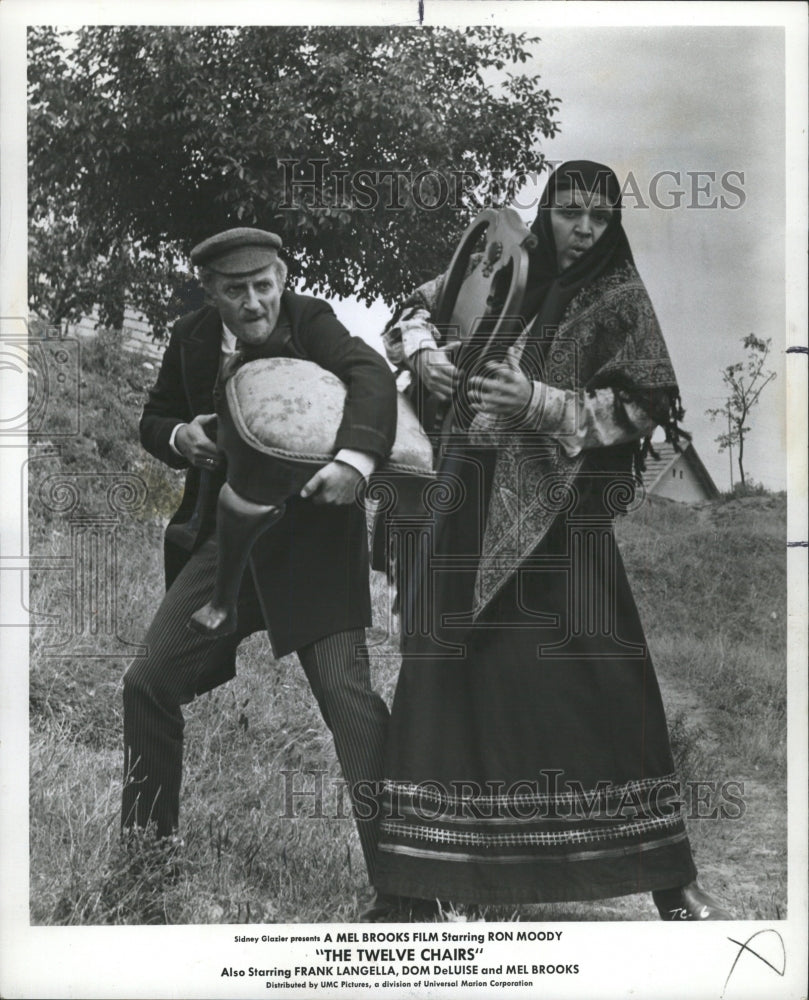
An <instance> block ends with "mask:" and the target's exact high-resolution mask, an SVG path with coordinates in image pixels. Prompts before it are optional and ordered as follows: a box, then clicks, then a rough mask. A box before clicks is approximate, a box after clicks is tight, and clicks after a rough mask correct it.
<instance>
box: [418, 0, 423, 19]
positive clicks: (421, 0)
mask: <svg viewBox="0 0 809 1000" xmlns="http://www.w3.org/2000/svg"><path fill="white" fill-rule="evenodd" d="M419 24H424V0H419Z"/></svg>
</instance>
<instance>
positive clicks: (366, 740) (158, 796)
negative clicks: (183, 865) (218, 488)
mask: <svg viewBox="0 0 809 1000" xmlns="http://www.w3.org/2000/svg"><path fill="white" fill-rule="evenodd" d="M215 566H216V546H215V543H214V541H213V539H211V540H210V541H209V542H206V543H205V544H204V545H203V546H202V547H201V548H200V549H199V550H198V551H197V552H196V553H195V554H194V555H193V556H192V557H191V559H190V560H189V561H188V563H187V564H186V566H185V567H184V569H183V570H182V572H181V573H180V574H179V576H178V577H177V579H176V580H175V581H174V583H173V584H172V586H171V587H170V588H169V590H168V592H167V593H166V595H165V597H164V599H163V601H162V603H161V605H160V607H159V609H158V611H157V614H156V615H155V617H154V619H153V621H152V624H151V626H150V628H149V631H148V633H147V635H146V640H145V642H146V646H147V654H146V656H145V657H142V658H139V659H137V660H135V661H134V662H133V663H132V665H131V666H130V667H129V669H128V670H127V672H126V674H125V675H124V747H125V753H124V789H123V802H122V811H121V819H122V826H123V828H124V829H126V828H128V827H133V826H139V827H145V826H147V824H149V823H154V824H155V826H156V830H157V834H158V836H168V835H170V834H172V833H173V832H174V831H175V830H176V829H177V826H178V821H179V811H180V783H181V777H182V759H183V727H184V721H183V713H182V709H181V706H182V705H186V704H188V703H189V702H190V701H192V700H193V699H194V697H195V695H196V693H197V692H198V691H199V690H200V689H201V688H203V689H204V688H205V677H206V674H209V673H210V671H211V670H212V669H213V668H214V666H216V665H221V663H222V660H223V658H226V657H228V656H230V655H233V654H234V653H235V650H236V647H237V646H238V644H239V643H240V642H241V640H242V639H243V638H245V637H246V636H247V635H250V634H251V633H252V632H255V631H259V630H260V629H262V628H263V627H264V623H263V619H262V617H261V612H260V609H259V606H258V598H257V595H256V593H255V589H254V587H253V586H252V582H251V581H249V580H248V579H247V577H246V582H245V585H244V586H243V587H242V592H241V594H240V597H239V609H238V613H239V631H238V632H237V633H235V634H234V635H230V636H224V637H222V638H219V639H207V638H205V637H204V636H201V635H198V634H197V633H196V632H192V631H191V630H190V629H189V628H188V627H187V622H188V619H189V616H190V615H191V614H192V612H194V611H196V610H197V608H199V607H201V606H202V605H203V604H205V603H206V602H207V601H208V599H209V597H210V593H211V588H212V585H213V574H214V570H215ZM297 655H298V659H299V660H300V663H301V666H302V667H303V669H304V672H305V674H306V677H307V680H308V681H309V686H310V687H311V689H312V693H313V694H314V696H315V698H316V700H317V703H318V705H319V707H320V711H321V713H322V715H323V719H324V721H325V723H326V725H327V726H328V727H329V729H330V730H331V732H332V735H333V737H334V745H335V749H336V751H337V758H338V760H339V762H340V767H341V768H342V771H343V778H344V779H345V781H346V784H347V786H348V790H349V793H350V795H351V798H352V802H353V806H354V816H355V821H356V823H357V830H358V832H359V837H360V843H361V845H362V851H363V855H364V858H365V863H366V866H367V868H368V875H369V878H370V880H371V882H372V883H373V880H374V863H375V859H376V849H377V829H378V815H377V814H376V813H377V812H378V810H374V815H371V816H368V813H369V812H370V811H371V810H369V808H368V802H369V786H372V787H373V789H374V790H376V788H377V787H378V782H379V781H380V780H381V778H382V767H383V754H384V745H385V736H386V732H387V725H388V709H387V706H386V705H385V702H384V701H383V699H382V698H381V697H380V696H379V695H378V694H376V693H375V692H374V690H373V688H372V687H371V677H370V669H369V660H368V655H367V650H366V646H365V631H364V629H361V628H357V629H351V630H349V631H346V632H338V633H336V634H334V635H330V636H326V637H324V638H322V639H318V640H317V641H316V642H313V643H311V644H309V645H307V646H304V647H302V648H301V649H299V650H298V651H297Z"/></svg>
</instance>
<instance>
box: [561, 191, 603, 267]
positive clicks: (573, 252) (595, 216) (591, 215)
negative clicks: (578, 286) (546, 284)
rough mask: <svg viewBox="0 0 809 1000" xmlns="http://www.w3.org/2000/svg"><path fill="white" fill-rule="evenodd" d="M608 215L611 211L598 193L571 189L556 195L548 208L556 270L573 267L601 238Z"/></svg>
mask: <svg viewBox="0 0 809 1000" xmlns="http://www.w3.org/2000/svg"><path fill="white" fill-rule="evenodd" d="M611 215H612V208H610V205H609V203H608V202H607V201H606V200H605V199H604V198H603V197H602V196H601V195H599V194H594V195H589V194H585V193H582V192H580V191H577V190H575V189H569V190H566V191H565V190H562V191H559V192H557V194H556V197H555V198H554V203H553V206H552V207H551V229H552V230H553V240H554V243H555V244H556V263H557V265H558V267H559V270H560V271H564V270H565V268H568V267H570V266H571V264H575V263H576V261H577V260H578V259H579V257H581V256H582V254H584V253H586V252H587V251H588V250H589V249H590V247H592V246H594V245H595V244H596V243H597V242H598V241H599V240H600V239H601V237H602V236H603V235H604V232H605V231H606V228H607V226H608V225H609V221H610V217H611Z"/></svg>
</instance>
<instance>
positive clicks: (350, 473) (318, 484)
mask: <svg viewBox="0 0 809 1000" xmlns="http://www.w3.org/2000/svg"><path fill="white" fill-rule="evenodd" d="M360 479H362V476H361V475H360V473H359V472H358V471H357V469H355V468H354V466H353V465H347V464H346V463H345V462H329V464H328V465H324V466H323V468H322V469H318V471H317V472H316V473H315V474H314V475H313V476H312V478H311V479H310V480H309V482H308V483H307V484H306V485H305V486H304V487H303V489H302V490H301V496H302V497H304V498H307V497H309V498H311V500H312V501H313V502H314V503H334V504H346V503H351V502H352V501H353V499H354V497H355V496H356V492H357V483H358V482H359V480H360Z"/></svg>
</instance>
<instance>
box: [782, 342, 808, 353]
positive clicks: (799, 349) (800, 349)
mask: <svg viewBox="0 0 809 1000" xmlns="http://www.w3.org/2000/svg"><path fill="white" fill-rule="evenodd" d="M787 354H809V347H804V346H803V344H801V345H800V346H799V347H788V348H787Z"/></svg>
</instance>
